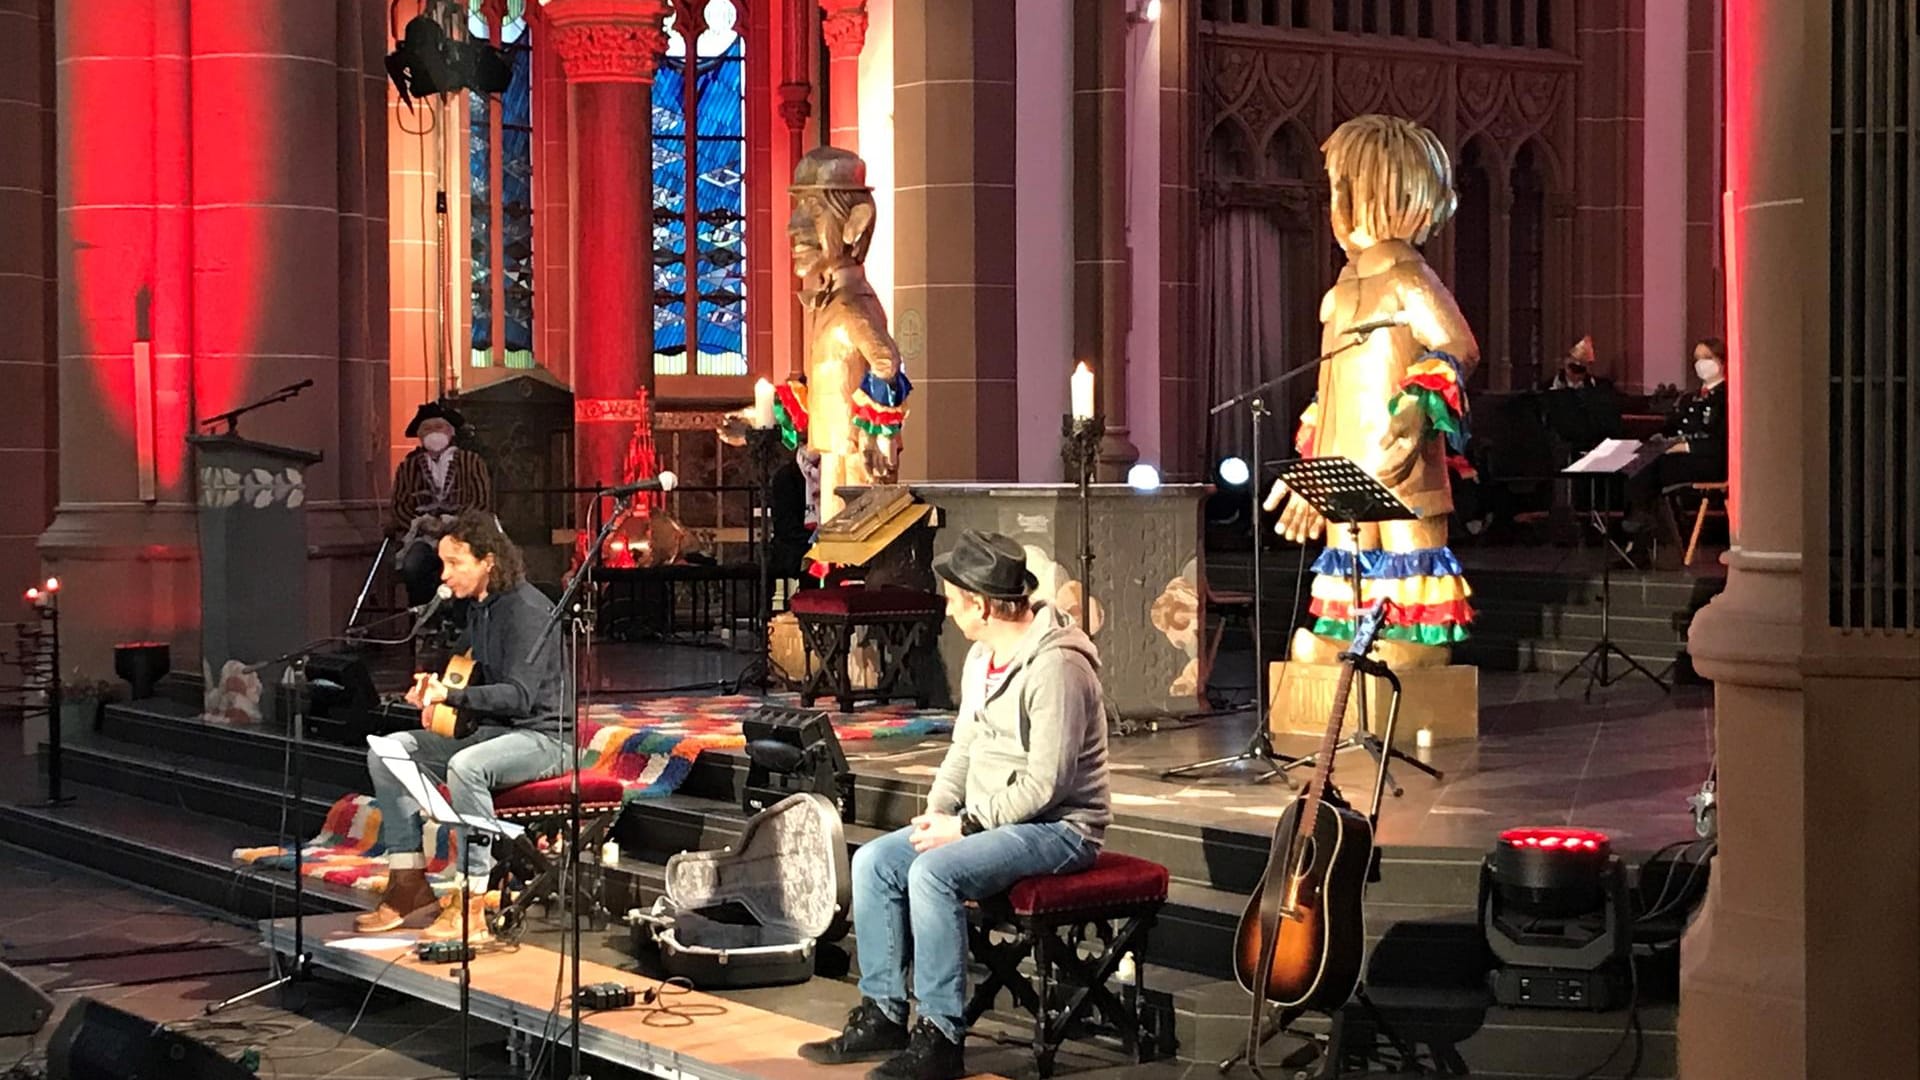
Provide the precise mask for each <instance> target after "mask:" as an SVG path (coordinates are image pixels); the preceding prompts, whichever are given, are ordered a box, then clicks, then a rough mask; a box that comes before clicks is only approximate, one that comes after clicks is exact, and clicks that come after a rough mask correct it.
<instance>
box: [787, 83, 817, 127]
mask: <svg viewBox="0 0 1920 1080" xmlns="http://www.w3.org/2000/svg"><path fill="white" fill-rule="evenodd" d="M779 93H780V119H782V120H785V121H786V122H787V130H788V131H799V130H801V129H803V128H805V127H806V126H807V118H808V117H810V116H812V115H813V101H812V95H813V86H812V84H810V83H803V82H786V83H781V84H780V88H779Z"/></svg>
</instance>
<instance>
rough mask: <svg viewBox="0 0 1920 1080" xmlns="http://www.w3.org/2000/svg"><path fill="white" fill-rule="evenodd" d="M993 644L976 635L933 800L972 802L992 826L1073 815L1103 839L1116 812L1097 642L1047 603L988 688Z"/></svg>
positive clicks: (955, 808) (935, 805) (1085, 830)
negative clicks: (1000, 676)
mask: <svg viewBox="0 0 1920 1080" xmlns="http://www.w3.org/2000/svg"><path fill="white" fill-rule="evenodd" d="M991 659H992V650H990V649H989V648H988V647H987V646H986V645H984V644H980V643H978V642H976V643H975V644H974V646H973V648H972V649H971V650H969V651H968V653H967V663H966V667H964V668H963V669H962V670H961V674H960V709H959V719H958V720H957V721H956V723H955V725H954V729H953V745H952V746H951V747H949V748H948V750H947V756H946V759H945V760H943V761H942V762H941V763H940V772H939V774H938V775H936V776H935V777H934V780H933V791H932V793H931V794H929V795H928V796H927V809H929V810H933V811H937V812H940V813H948V814H953V813H958V812H959V811H960V809H961V808H962V807H965V808H966V809H967V810H968V811H969V812H970V813H971V814H972V815H973V817H974V818H975V819H977V820H978V821H979V822H980V823H981V824H982V825H984V826H986V827H987V828H990V829H991V828H993V827H995V826H998V825H1012V824H1015V823H1017V822H1023V821H1065V822H1067V823H1068V824H1070V825H1072V826H1073V827H1074V828H1075V829H1077V830H1078V831H1079V832H1080V834H1081V835H1083V836H1085V837H1086V838H1087V839H1088V840H1091V841H1092V842H1093V843H1094V844H1096V845H1097V844H1099V843H1100V842H1101V840H1102V839H1103V838H1104V837H1105V835H1106V831H1107V823H1108V822H1109V821H1111V820H1113V813H1112V810H1111V802H1110V799H1109V797H1108V787H1107V720H1106V711H1105V708H1104V707H1103V705H1102V702H1101V691H1100V679H1099V676H1098V675H1097V674H1096V673H1097V671H1098V670H1099V667H1100V656H1099V653H1097V652H1096V651H1095V650H1094V647H1093V642H1092V641H1090V640H1088V638H1087V635H1086V634H1084V633H1082V632H1081V630H1080V628H1079V627H1078V626H1076V625H1074V623H1073V621H1072V620H1071V619H1069V618H1068V617H1067V616H1066V615H1064V614H1062V613H1060V612H1059V611H1056V610H1055V609H1054V608H1052V607H1049V606H1047V605H1045V604H1041V605H1038V606H1037V607H1036V609H1035V611H1034V618H1033V626H1032V628H1031V629H1029V630H1028V632H1027V636H1026V637H1025V638H1023V639H1022V640H1021V642H1020V646H1019V648H1018V649H1016V650H1015V652H1014V655H1013V657H1012V659H1011V660H1010V661H1009V662H1008V669H1007V673H1006V679H1005V681H1003V682H1002V683H1001V684H1000V686H999V688H998V689H997V690H996V691H995V692H994V693H993V694H992V696H988V694H987V664H988V661H990V660H991Z"/></svg>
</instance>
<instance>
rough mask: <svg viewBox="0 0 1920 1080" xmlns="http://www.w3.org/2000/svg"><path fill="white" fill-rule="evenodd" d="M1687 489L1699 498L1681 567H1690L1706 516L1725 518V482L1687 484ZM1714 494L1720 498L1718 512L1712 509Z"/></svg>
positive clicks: (1711, 481)
mask: <svg viewBox="0 0 1920 1080" xmlns="http://www.w3.org/2000/svg"><path fill="white" fill-rule="evenodd" d="M1687 487H1689V488H1691V489H1692V490H1693V491H1695V492H1697V493H1698V494H1699V496H1700V506H1699V509H1697V510H1695V511H1694V513H1693V532H1692V534H1691V535H1689V536H1688V537H1687V552H1686V554H1685V555H1684V556H1683V557H1682V558H1681V560H1680V561H1681V563H1682V564H1683V565H1686V566H1692V565H1693V552H1694V549H1695V548H1698V547H1699V546H1700V529H1701V526H1703V525H1705V524H1706V523H1707V515H1708V514H1710V513H1712V514H1719V515H1720V516H1721V517H1726V516H1727V481H1725V480H1703V481H1701V482H1699V483H1696V484H1688V485H1687ZM1716 494H1717V495H1719V496H1720V509H1718V510H1715V509H1713V497H1714V496H1715V495H1716Z"/></svg>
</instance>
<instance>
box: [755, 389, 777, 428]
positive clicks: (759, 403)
mask: <svg viewBox="0 0 1920 1080" xmlns="http://www.w3.org/2000/svg"><path fill="white" fill-rule="evenodd" d="M753 426H754V427H757V428H770V427H772V426H773V384H772V383H770V382H768V381H767V380H765V379H761V380H760V381H759V382H756V383H754V384H753Z"/></svg>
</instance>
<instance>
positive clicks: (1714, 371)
mask: <svg viewBox="0 0 1920 1080" xmlns="http://www.w3.org/2000/svg"><path fill="white" fill-rule="evenodd" d="M1693 373H1694V374H1695V375H1698V376H1700V381H1701V382H1703V383H1710V382H1712V381H1714V380H1715V379H1718V378H1719V377H1720V361H1718V360H1715V359H1712V358H1711V357H1709V358H1708V359H1705V360H1695V361H1694V362H1693Z"/></svg>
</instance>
